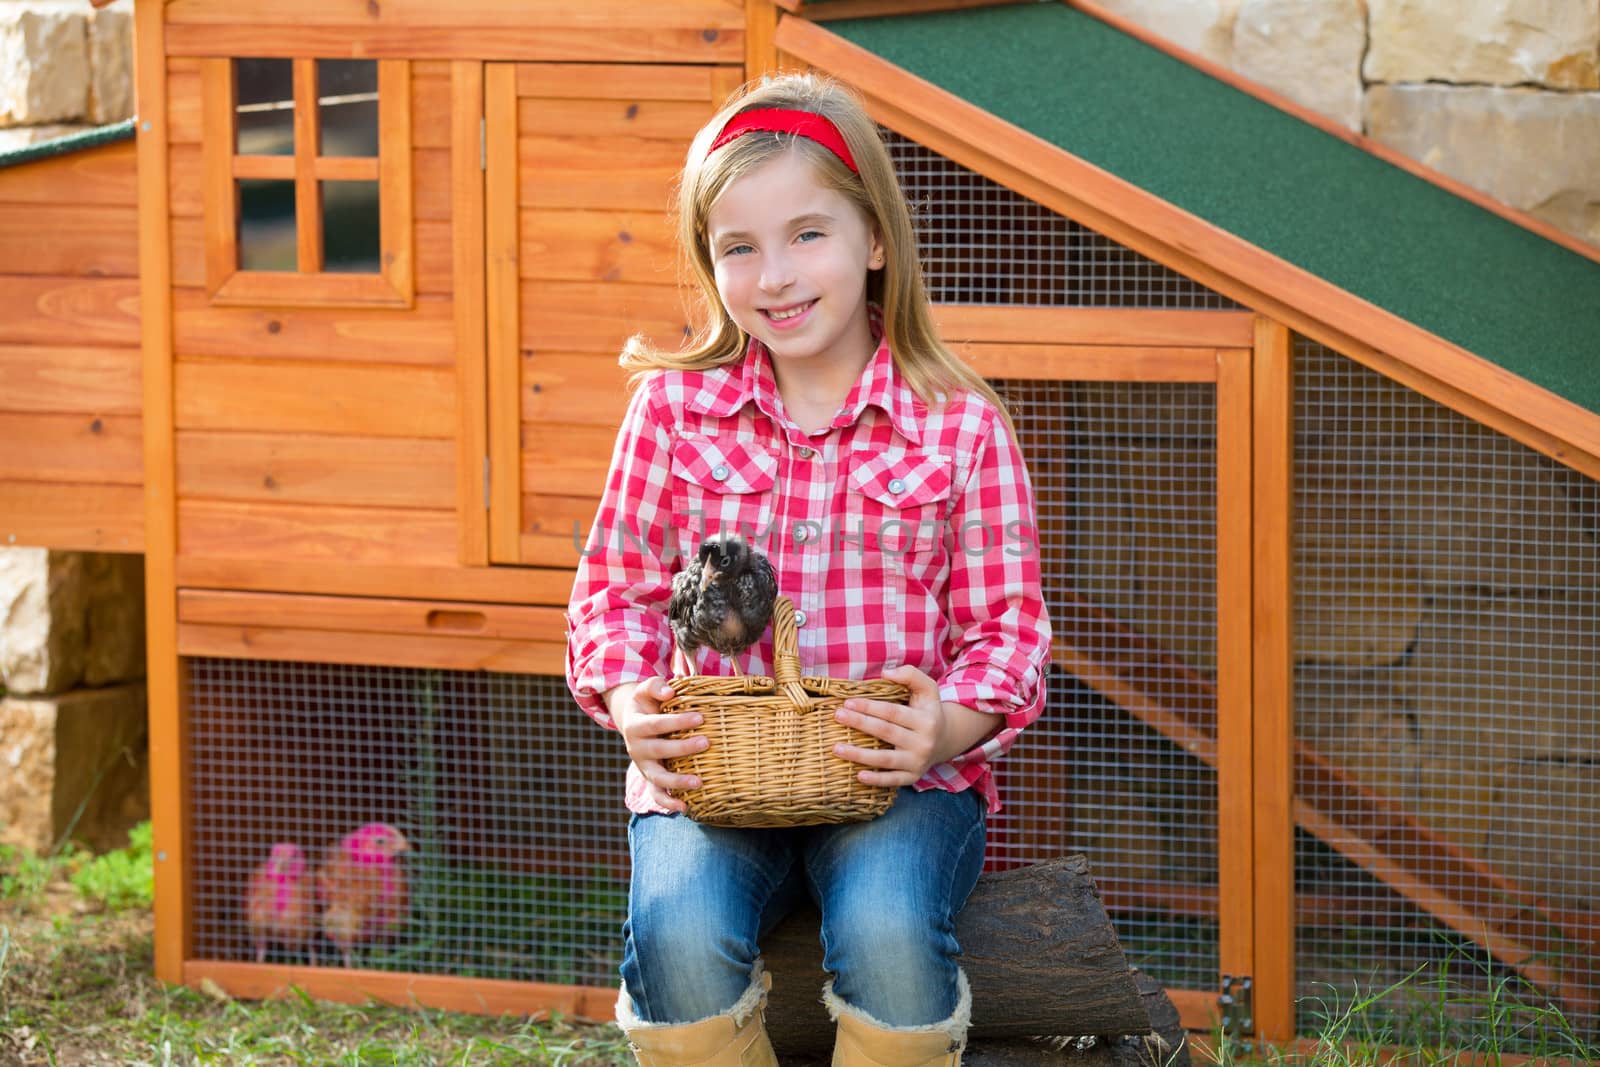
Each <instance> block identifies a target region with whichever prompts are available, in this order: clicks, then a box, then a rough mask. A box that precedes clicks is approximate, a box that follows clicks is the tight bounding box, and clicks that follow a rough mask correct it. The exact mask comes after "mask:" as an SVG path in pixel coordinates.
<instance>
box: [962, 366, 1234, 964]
mask: <svg viewBox="0 0 1600 1067" xmlns="http://www.w3.org/2000/svg"><path fill="white" fill-rule="evenodd" d="M995 385H996V386H997V388H998V389H999V390H1000V391H1001V392H1002V394H1003V395H1004V396H1005V397H1006V399H1007V400H1008V401H1009V402H1010V404H1011V405H1012V408H1013V410H1014V412H1015V415H1016V422H1017V433H1018V437H1019V439H1020V441H1021V443H1022V447H1023V449H1024V452H1025V454H1026V455H1027V457H1028V463H1029V469H1030V472H1031V474H1032V477H1033V483H1034V489H1035V494H1036V496H1037V499H1038V508H1039V526H1040V541H1041V544H1040V552H1041V554H1042V570H1043V577H1044V585H1045V594H1046V597H1047V599H1048V602H1049V606H1050V612H1051V619H1052V622H1053V624H1054V626H1055V646H1054V647H1055V652H1054V659H1055V664H1056V666H1055V668H1054V670H1053V673H1052V676H1051V679H1050V686H1051V695H1050V704H1049V708H1048V710H1047V711H1046V713H1045V715H1044V716H1042V717H1041V718H1040V720H1039V721H1038V722H1037V723H1035V724H1034V725H1033V726H1031V727H1029V729H1028V731H1027V733H1025V734H1024V735H1023V738H1022V740H1021V741H1019V743H1018V745H1017V747H1016V748H1015V749H1014V750H1013V751H1012V752H1011V754H1010V755H1008V756H1007V757H1006V759H1005V760H1003V761H1002V762H1001V763H1000V764H998V765H997V768H998V769H997V773H998V774H999V775H1000V782H1001V787H1002V789H1003V791H1004V796H1005V799H1006V804H1007V807H1006V809H1005V810H1004V811H1003V812H1001V813H1000V815H999V816H998V817H996V818H995V819H994V820H993V821H992V823H991V829H990V846H989V862H990V865H991V866H994V867H1010V866H1018V865H1022V864H1027V863H1034V862H1037V861H1039V860H1043V859H1048V858H1051V857H1054V856H1059V855H1063V854H1066V853H1071V852H1083V853H1085V854H1086V855H1087V856H1088V858H1089V861H1090V866H1091V869H1092V870H1093V872H1094V874H1095V879H1096V881H1097V883H1098V884H1099V886H1100V890H1101V894H1102V896H1103V897H1104V899H1105V901H1106V904H1107V905H1108V907H1109V909H1110V911H1111V914H1112V917H1113V919H1114V921H1115V923H1116V925H1117V929H1118V934H1119V937H1120V938H1121V939H1122V942H1123V947H1124V949H1125V950H1126V951H1127V954H1128V957H1129V960H1130V962H1132V963H1134V964H1135V965H1136V966H1139V967H1140V968H1142V969H1143V970H1145V971H1146V972H1147V973H1149V974H1151V975H1152V976H1153V977H1155V978H1156V979H1157V980H1159V981H1161V982H1163V983H1164V984H1166V985H1169V986H1184V987H1201V988H1206V989H1211V988H1214V987H1215V985H1216V980H1217V973H1218V926H1217V785H1216V773H1215V771H1214V769H1213V768H1212V767H1211V766H1210V765H1208V764H1207V763H1206V762H1205V761H1204V760H1202V759H1200V758H1197V757H1195V756H1193V755H1190V754H1189V753H1188V752H1187V751H1186V748H1185V747H1184V746H1183V745H1182V744H1180V743H1178V742H1176V741H1175V740H1174V739H1173V737H1172V736H1170V733H1169V731H1170V729H1171V725H1172V723H1173V722H1174V721H1182V722H1185V723H1187V724H1189V725H1190V726H1191V727H1192V728H1193V729H1195V730H1197V731H1199V732H1201V733H1206V732H1209V733H1211V734H1213V735H1214V733H1215V726H1216V696H1215V688H1214V686H1215V670H1216V644H1215V634H1216V629H1217V626H1216V588H1215V586H1216V535H1215V527H1216V503H1215V502H1216V441H1215V421H1216V410H1215V390H1214V387H1213V386H1211V385H1209V384H1207V385H1189V384H1171V383H1131V382H1129V383H1098V382H1053V381H1031V380H1021V379H1008V380H1003V381H998V382H996V383H995ZM1113 680H1114V681H1115V683H1116V684H1115V685H1111V684H1108V683H1110V682H1112V681H1113ZM1106 692H1114V693H1116V694H1117V695H1118V699H1116V700H1113V699H1110V698H1108V697H1107V696H1105V695H1104V694H1105V693H1106Z"/></svg>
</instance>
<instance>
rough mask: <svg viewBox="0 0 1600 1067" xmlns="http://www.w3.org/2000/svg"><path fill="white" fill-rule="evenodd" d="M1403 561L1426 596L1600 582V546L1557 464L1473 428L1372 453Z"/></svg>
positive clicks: (1377, 481)
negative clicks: (1465, 590) (1385, 453)
mask: <svg viewBox="0 0 1600 1067" xmlns="http://www.w3.org/2000/svg"><path fill="white" fill-rule="evenodd" d="M1368 468H1369V469H1370V470H1372V471H1374V472H1376V474H1375V477H1374V478H1373V479H1372V484H1373V486H1374V487H1375V488H1377V489H1379V490H1380V491H1381V493H1382V496H1383V500H1384V503H1385V507H1386V510H1387V512H1388V514H1389V517H1390V521H1391V523H1392V537H1393V540H1394V545H1395V548H1396V550H1397V551H1398V553H1399V558H1400V559H1401V560H1403V561H1404V563H1405V564H1406V565H1407V566H1408V567H1410V568H1412V569H1414V570H1415V572H1416V574H1417V577H1418V580H1419V581H1420V582H1421V583H1422V584H1423V586H1425V587H1426V588H1428V589H1429V590H1433V591H1437V590H1440V589H1449V588H1458V587H1462V586H1472V587H1475V588H1480V589H1494V590H1504V591H1513V590H1515V591H1534V590H1544V591H1570V590H1574V589H1595V588H1596V587H1597V586H1600V544H1596V542H1595V539H1594V537H1593V536H1592V535H1591V533H1590V532H1589V530H1588V528H1587V527H1586V524H1585V522H1584V517H1583V515H1582V514H1581V512H1580V511H1579V510H1578V509H1576V508H1575V507H1574V506H1573V503H1572V501H1571V499H1570V498H1569V495H1568V492H1567V489H1566V486H1565V485H1564V483H1563V477H1562V476H1561V475H1560V474H1559V473H1558V472H1559V471H1560V470H1561V469H1562V468H1560V467H1559V466H1558V465H1557V464H1556V463H1555V462H1554V461H1553V460H1549V459H1546V458H1545V457H1543V456H1541V455H1539V454H1538V453H1536V452H1534V451H1533V450H1532V449H1529V448H1527V447H1526V446H1524V445H1522V444H1519V443H1517V442H1515V441H1512V440H1511V439H1510V438H1508V437H1503V436H1501V435H1499V434H1496V433H1493V432H1490V431H1485V430H1482V429H1481V428H1477V427H1476V426H1469V427H1468V428H1467V432H1465V433H1463V434H1462V435H1461V436H1460V437H1459V438H1455V439H1451V440H1448V441H1441V442H1439V443H1437V444H1430V445H1425V446H1420V447H1415V448H1410V449H1406V450H1404V451H1396V452H1395V453H1393V454H1390V455H1388V456H1378V457H1374V458H1373V459H1372V461H1371V462H1370V463H1369V464H1368Z"/></svg>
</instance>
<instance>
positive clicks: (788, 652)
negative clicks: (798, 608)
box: [772, 596, 811, 708]
mask: <svg viewBox="0 0 1600 1067" xmlns="http://www.w3.org/2000/svg"><path fill="white" fill-rule="evenodd" d="M772 679H773V681H775V682H777V683H778V692H780V693H782V694H783V695H784V696H785V697H788V699H789V703H791V704H793V705H794V706H795V707H797V708H804V707H806V706H807V705H808V704H810V703H811V698H810V697H809V696H807V695H806V690H805V687H804V686H803V685H801V684H800V628H799V627H798V626H796V625H795V621H794V601H792V600H790V599H789V598H788V597H786V596H780V597H779V598H778V599H777V600H776V601H775V602H774V603H773V605H772Z"/></svg>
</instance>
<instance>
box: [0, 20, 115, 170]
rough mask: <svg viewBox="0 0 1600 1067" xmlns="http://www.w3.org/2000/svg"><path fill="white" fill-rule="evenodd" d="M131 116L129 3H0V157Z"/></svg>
mask: <svg viewBox="0 0 1600 1067" xmlns="http://www.w3.org/2000/svg"><path fill="white" fill-rule="evenodd" d="M132 114H133V2H132V0H117V2H116V3H114V4H111V5H110V6H108V7H104V8H100V9H98V10H97V9H95V8H93V7H91V6H90V4H89V0H0V152H5V151H9V150H11V149H15V148H21V147H23V146H25V145H30V144H34V143H36V142H38V141H47V140H51V139H52V138H55V137H59V136H61V135H63V134H67V133H72V132H74V131H76V130H79V129H85V128H88V127H91V126H103V125H105V124H106V123H110V122H120V121H121V120H123V119H125V118H128V117H129V116H130V115H132Z"/></svg>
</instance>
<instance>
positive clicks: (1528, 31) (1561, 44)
mask: <svg viewBox="0 0 1600 1067" xmlns="http://www.w3.org/2000/svg"><path fill="white" fill-rule="evenodd" d="M1367 9H1368V11H1369V12H1370V18H1369V25H1368V34H1369V36H1370V38H1371V45H1370V47H1369V48H1368V50H1367V58H1366V63H1365V67H1364V73H1365V75H1366V78H1367V80H1368V81H1374V82H1426V81H1438V82H1477V83H1480V84H1486V85H1522V84H1527V83H1530V82H1531V83H1534V84H1537V85H1547V86H1550V87H1551V88H1554V89H1595V88H1600V69H1597V63H1600V5H1596V4H1595V3H1594V0H1473V2H1472V3H1461V2H1460V0H1367Z"/></svg>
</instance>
